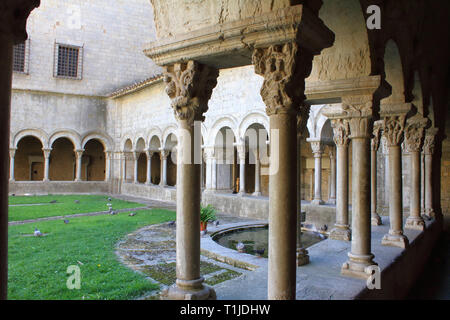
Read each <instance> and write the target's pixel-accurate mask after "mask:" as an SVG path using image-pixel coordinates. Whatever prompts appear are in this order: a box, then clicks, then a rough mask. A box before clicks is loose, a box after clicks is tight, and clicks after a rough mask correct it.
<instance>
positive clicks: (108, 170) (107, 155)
mask: <svg viewBox="0 0 450 320" xmlns="http://www.w3.org/2000/svg"><path fill="white" fill-rule="evenodd" d="M105 161H106V162H105V181H109V180H111V168H112V165H111V162H112V151H105Z"/></svg>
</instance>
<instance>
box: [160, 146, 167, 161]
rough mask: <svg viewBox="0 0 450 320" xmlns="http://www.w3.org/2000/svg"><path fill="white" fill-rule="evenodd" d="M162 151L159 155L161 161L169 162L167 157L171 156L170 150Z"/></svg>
mask: <svg viewBox="0 0 450 320" xmlns="http://www.w3.org/2000/svg"><path fill="white" fill-rule="evenodd" d="M160 151H161V153H160V154H159V158H160V159H161V160H167V157H168V156H169V150H165V149H162V150H160Z"/></svg>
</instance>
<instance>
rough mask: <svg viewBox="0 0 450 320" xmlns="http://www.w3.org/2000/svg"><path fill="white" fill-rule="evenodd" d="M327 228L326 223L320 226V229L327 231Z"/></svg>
mask: <svg viewBox="0 0 450 320" xmlns="http://www.w3.org/2000/svg"><path fill="white" fill-rule="evenodd" d="M327 230H328V226H327V225H326V224H324V225H323V226H322V227H321V228H320V231H327Z"/></svg>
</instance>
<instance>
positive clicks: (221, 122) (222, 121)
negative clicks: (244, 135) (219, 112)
mask: <svg viewBox="0 0 450 320" xmlns="http://www.w3.org/2000/svg"><path fill="white" fill-rule="evenodd" d="M223 127H228V128H230V129H231V130H233V134H234V136H235V137H236V139H237V138H238V137H239V134H238V133H237V121H236V119H235V118H234V117H232V116H224V117H222V118H219V119H217V120H216V122H214V124H213V125H212V126H211V128H210V129H209V135H208V136H206V137H207V138H206V139H205V142H206V143H207V144H208V145H210V146H212V145H214V144H215V140H216V137H217V134H218V132H219V131H220V130H221V129H222V128H223Z"/></svg>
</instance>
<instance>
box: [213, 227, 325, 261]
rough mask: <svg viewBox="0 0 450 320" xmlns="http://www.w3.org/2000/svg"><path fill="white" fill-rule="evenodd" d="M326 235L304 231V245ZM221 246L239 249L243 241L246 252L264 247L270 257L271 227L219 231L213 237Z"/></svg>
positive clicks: (308, 244)
mask: <svg viewBox="0 0 450 320" xmlns="http://www.w3.org/2000/svg"><path fill="white" fill-rule="evenodd" d="M325 238H326V237H325V236H324V235H322V234H320V233H317V232H310V231H306V232H305V231H303V232H302V243H303V247H305V248H307V247H310V246H312V245H313V244H315V243H317V242H319V241H322V240H324V239H325ZM213 240H214V241H216V242H217V243H218V244H220V245H221V246H224V247H227V248H230V249H233V250H237V249H236V245H237V244H238V243H239V242H242V243H243V244H244V245H245V249H244V251H245V253H249V254H253V255H260V254H257V251H259V253H261V251H262V249H264V253H263V254H262V256H263V257H264V258H267V257H268V254H269V250H268V247H269V228H268V226H266V227H250V228H242V229H235V230H230V231H226V232H223V233H219V234H217V235H215V236H214V237H213Z"/></svg>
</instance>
